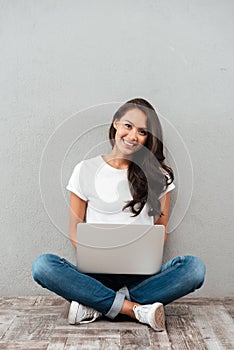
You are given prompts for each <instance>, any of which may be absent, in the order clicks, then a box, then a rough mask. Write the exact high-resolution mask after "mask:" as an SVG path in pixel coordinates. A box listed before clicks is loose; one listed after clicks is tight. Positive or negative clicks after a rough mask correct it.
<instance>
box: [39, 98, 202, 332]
mask: <svg viewBox="0 0 234 350" xmlns="http://www.w3.org/2000/svg"><path fill="white" fill-rule="evenodd" d="M109 138H110V142H111V145H112V151H111V152H110V153H109V154H106V155H100V156H97V157H94V158H91V159H87V160H84V161H81V162H80V163H79V164H78V165H77V166H76V167H75V169H74V171H73V174H72V176H71V178H70V180H69V184H68V186H67V189H68V190H69V191H70V192H71V197H70V227H69V237H70V240H71V242H72V244H73V245H74V247H76V246H77V242H76V235H77V224H78V223H80V222H83V221H86V222H88V223H110V222H111V223H116V224H118V223H120V224H131V223H134V224H148V225H154V224H161V225H164V226H165V239H164V243H166V240H167V232H166V228H167V223H168V213H169V204H170V192H171V190H173V189H174V187H175V186H174V184H173V179H174V176H173V171H172V169H171V168H170V167H168V166H166V165H165V163H164V160H165V157H164V154H163V141H162V130H161V125H160V122H159V119H158V116H157V114H156V112H155V110H154V108H153V106H152V105H151V104H150V103H149V102H147V101H146V100H144V99H140V98H137V99H133V100H130V101H128V102H126V103H125V104H124V105H122V106H121V107H120V108H119V109H118V110H117V112H116V113H115V115H114V117H113V121H112V124H111V126H110V130H109ZM33 277H34V279H35V281H36V282H38V283H39V284H40V285H41V286H42V287H44V288H47V289H49V290H51V291H53V292H55V293H56V294H58V295H60V296H62V297H64V298H65V299H67V300H69V301H70V302H71V305H70V310H69V315H68V321H69V323H70V324H80V323H87V322H92V321H94V320H95V319H97V318H98V317H101V316H102V315H105V316H106V317H108V318H110V319H114V318H115V317H116V316H117V315H118V314H124V315H128V316H130V317H132V318H134V319H137V320H138V321H139V322H142V323H145V324H148V325H150V326H151V327H152V328H153V329H154V330H156V331H161V330H164V329H165V318H164V310H163V305H166V304H168V303H170V302H172V301H173V300H175V299H178V298H180V297H182V296H184V295H187V294H188V293H191V292H193V291H194V290H195V289H198V288H200V287H201V286H202V284H203V282H204V277H205V266H204V264H203V263H202V261H201V260H200V259H198V258H196V257H194V256H179V257H176V258H174V259H172V260H170V261H169V262H167V263H166V264H164V265H163V266H162V269H161V271H160V272H159V273H157V274H155V275H150V276H149V275H114V274H113V275H111V274H84V273H81V272H79V271H78V269H77V267H76V266H74V265H72V264H71V263H69V262H68V261H67V260H65V259H63V258H60V257H58V256H56V255H52V254H43V255H41V256H39V257H38V258H37V259H36V260H35V261H34V263H33Z"/></svg>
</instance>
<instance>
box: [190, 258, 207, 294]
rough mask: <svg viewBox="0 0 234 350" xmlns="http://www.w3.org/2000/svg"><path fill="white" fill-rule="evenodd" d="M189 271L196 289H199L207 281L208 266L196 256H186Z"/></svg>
mask: <svg viewBox="0 0 234 350" xmlns="http://www.w3.org/2000/svg"><path fill="white" fill-rule="evenodd" d="M185 259H186V260H187V263H188V272H189V276H190V279H191V282H192V284H193V286H194V289H199V288H201V286H202V285H203V283H204V281H205V275H206V266H205V264H204V263H203V262H202V261H201V260H200V259H199V258H197V257H196V256H186V257H185Z"/></svg>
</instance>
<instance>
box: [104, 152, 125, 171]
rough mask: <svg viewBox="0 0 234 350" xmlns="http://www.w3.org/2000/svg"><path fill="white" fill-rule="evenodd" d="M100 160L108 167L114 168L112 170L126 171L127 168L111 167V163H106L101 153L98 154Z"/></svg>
mask: <svg viewBox="0 0 234 350" xmlns="http://www.w3.org/2000/svg"><path fill="white" fill-rule="evenodd" d="M100 158H101V161H102V163H104V164H105V165H106V166H107V167H108V168H110V169H112V170H114V171H122V172H124V171H125V172H126V171H127V170H128V168H124V169H117V168H115V167H113V166H112V165H110V164H108V163H107V162H106V161H105V160H104V159H103V155H102V154H101V155H100Z"/></svg>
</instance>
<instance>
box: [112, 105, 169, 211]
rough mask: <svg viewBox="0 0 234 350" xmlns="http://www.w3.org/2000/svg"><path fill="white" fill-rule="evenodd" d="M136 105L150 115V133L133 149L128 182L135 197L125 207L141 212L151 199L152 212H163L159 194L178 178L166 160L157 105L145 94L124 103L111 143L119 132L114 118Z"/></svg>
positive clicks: (148, 119)
mask: <svg viewBox="0 0 234 350" xmlns="http://www.w3.org/2000/svg"><path fill="white" fill-rule="evenodd" d="M132 109H139V110H141V111H142V112H143V113H144V114H145V115H146V117H147V130H148V136H147V140H146V143H145V145H144V146H143V147H141V148H140V150H139V151H137V152H135V153H133V156H132V159H131V162H130V164H129V167H128V182H129V187H130V191H131V194H132V198H133V199H132V200H130V201H129V202H127V204H126V205H125V206H124V207H123V210H124V209H126V208H128V207H129V208H130V210H131V212H132V213H133V214H134V215H133V216H137V215H139V214H140V212H141V211H142V209H143V207H144V205H145V204H146V202H147V204H148V206H149V210H148V215H149V216H161V215H163V213H162V212H161V204H160V201H159V196H160V194H161V193H162V192H163V191H165V189H166V188H167V186H168V185H169V184H170V183H171V182H172V181H173V180H174V174H173V170H172V169H171V168H170V167H169V166H167V165H166V164H164V160H165V156H164V154H163V140H162V127H161V124H160V121H159V118H158V116H157V113H156V111H155V109H154V108H153V106H152V105H151V104H150V103H149V102H148V101H146V100H144V99H142V98H135V99H132V100H130V101H127V102H126V103H124V104H123V105H122V106H121V107H120V108H119V109H118V110H117V111H116V113H115V114H114V117H113V120H112V124H111V126H110V129H109V139H110V143H111V145H112V147H114V145H115V134H116V129H115V128H114V124H113V123H114V120H115V119H117V120H120V119H121V118H122V117H123V116H124V114H125V113H126V112H127V111H129V110H132ZM162 169H164V171H163V170H162ZM166 174H167V176H166Z"/></svg>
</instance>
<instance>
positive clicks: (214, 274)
mask: <svg viewBox="0 0 234 350" xmlns="http://www.w3.org/2000/svg"><path fill="white" fill-rule="evenodd" d="M233 10H234V2H233V1H232V0H230V1H228V0H226V1H221V0H220V1H218V0H213V1H211V0H207V1H202V0H196V1H195V0H194V1H191V0H190V1H186V0H178V1H168V0H158V1H157V0H155V1H149V0H148V1H143V0H142V1H139V0H138V1H136V0H134V1H133V0H128V1H110V0H106V1H103V0H102V1H77V0H76V1H75V0H74V1H67V0H66V1H65V0H64V1H52V0H46V1H36V0H34V1H32V0H28V1H13V0H11V1H9V0H1V1H0V50H1V56H0V60H1V64H0V74H1V79H0V91H1V103H0V112H1V114H0V115H1V129H0V130H1V138H0V140H1V150H0V152H1V197H0V198H1V199H0V200H1V245H0V256H1V260H0V261H1V279H0V283H1V294H2V295H12V296H14V295H37V294H47V293H48V292H47V291H44V290H43V289H42V288H40V287H39V286H37V285H36V284H35V283H34V281H33V280H32V277H31V264H32V261H33V259H34V258H35V257H36V256H37V255H39V254H41V253H44V252H51V253H56V254H59V255H62V256H64V257H66V258H68V259H70V260H71V261H73V262H74V261H75V259H74V257H75V255H74V250H73V248H72V246H71V244H70V242H69V241H68V239H67V237H66V234H65V233H66V232H67V228H68V215H69V210H68V209H69V208H68V198H69V197H68V193H66V191H65V189H64V188H65V185H66V183H67V180H68V178H69V176H70V175H71V172H72V169H73V167H74V165H75V164H76V163H77V162H78V161H79V160H80V159H82V158H83V157H86V156H87V155H88V156H90V155H95V154H98V153H99V152H100V150H101V151H104V149H107V148H108V147H109V146H108V145H107V144H106V143H105V144H102V143H101V144H100V145H99V142H102V140H103V139H105V140H107V134H106V133H107V129H108V128H107V126H106V123H108V122H110V121H111V118H112V115H113V113H114V111H115V110H116V108H117V107H118V106H119V104H120V103H121V102H123V101H126V100H127V99H130V98H133V97H136V96H141V97H144V98H146V99H148V100H149V101H150V102H151V103H152V104H153V105H154V106H155V107H156V109H157V110H158V112H159V114H160V115H161V116H162V122H163V124H164V126H165V128H164V129H165V139H166V141H167V144H168V151H167V153H168V157H169V160H170V164H171V165H172V166H173V167H174V168H175V173H176V175H177V178H176V180H175V183H176V190H175V191H174V192H173V196H172V210H171V215H172V216H171V217H173V215H174V219H175V221H173V222H174V223H176V224H173V222H172V221H170V224H171V225H172V226H173V225H174V226H176V227H174V228H173V227H172V228H173V232H172V233H171V234H170V235H169V239H168V243H167V248H166V251H165V259H168V258H170V257H173V256H175V255H178V254H179V255H182V254H193V255H197V256H199V257H200V258H201V259H202V260H203V261H204V262H205V263H206V265H207V278H206V283H205V285H204V287H203V288H202V289H201V290H200V291H198V292H196V294H193V295H194V296H209V297H221V296H230V295H232V293H233V290H234V288H233V279H231V276H232V274H233V258H232V249H233V226H234V225H233V186H232V175H233V170H234V168H233V162H232V158H233V140H232V136H233V114H232V113H233V104H234V102H233V98H232V97H233V31H234V28H233V27H234V24H233ZM77 112H79V113H77ZM88 129H89V130H88ZM85 130H86V131H85ZM87 130H88V131H87ZM179 135H180V136H179ZM95 145H97V147H95ZM176 146H178V147H176ZM183 162H184V163H183ZM191 164H192V168H193V170H192V169H191ZM46 169H47V170H46ZM186 179H187V182H186ZM191 194H192V197H191V201H190V202H189V198H190V195H191ZM188 204H189V206H188ZM187 207H188V208H187ZM176 208H179V209H176ZM186 208H187V210H185V209H186ZM176 210H177V211H176ZM178 216H180V218H178Z"/></svg>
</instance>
